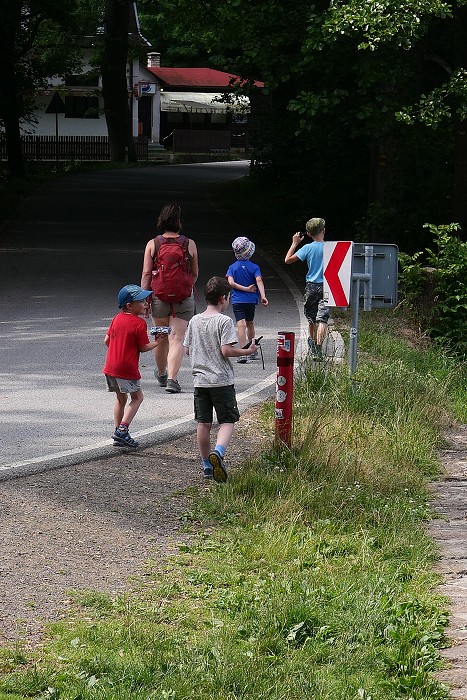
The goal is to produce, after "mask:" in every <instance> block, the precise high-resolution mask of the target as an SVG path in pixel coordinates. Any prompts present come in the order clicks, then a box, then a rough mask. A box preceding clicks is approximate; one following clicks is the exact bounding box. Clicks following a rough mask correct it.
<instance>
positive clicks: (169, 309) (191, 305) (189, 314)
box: [151, 294, 195, 323]
mask: <svg viewBox="0 0 467 700" xmlns="http://www.w3.org/2000/svg"><path fill="white" fill-rule="evenodd" d="M151 315H152V317H153V318H169V316H176V317H177V318H181V319H183V320H184V321H186V322H187V323H188V321H189V320H190V319H191V318H193V316H194V315H195V297H194V295H193V294H192V295H191V296H190V297H188V299H184V300H183V301H181V302H180V303H179V304H168V303H167V302H165V301H161V300H160V299H158V298H157V297H155V296H154V294H153V295H152V301H151Z"/></svg>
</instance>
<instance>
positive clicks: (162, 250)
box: [151, 235, 193, 304]
mask: <svg viewBox="0 0 467 700" xmlns="http://www.w3.org/2000/svg"><path fill="white" fill-rule="evenodd" d="M189 242H190V241H189V239H188V238H187V237H186V236H183V235H180V236H179V237H178V238H165V237H164V236H157V237H156V238H155V239H154V244H155V254H154V269H153V271H152V281H151V289H152V291H153V293H154V295H155V296H156V297H157V298H158V299H160V300H161V301H165V302H167V303H168V304H179V303H180V302H181V301H183V300H184V299H187V298H188V297H189V296H190V295H191V292H192V291H193V277H192V275H191V272H190V268H191V264H190V256H189V254H188V244H189Z"/></svg>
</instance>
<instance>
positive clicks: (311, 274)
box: [295, 241, 324, 282]
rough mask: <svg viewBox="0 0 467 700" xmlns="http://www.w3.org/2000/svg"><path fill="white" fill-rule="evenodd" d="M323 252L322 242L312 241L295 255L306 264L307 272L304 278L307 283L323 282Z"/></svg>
mask: <svg viewBox="0 0 467 700" xmlns="http://www.w3.org/2000/svg"><path fill="white" fill-rule="evenodd" d="M323 251H324V241H313V242H312V243H306V244H305V245H304V246H302V248H299V249H298V250H297V252H296V253H295V255H296V256H297V258H299V260H302V261H303V262H306V263H307V265H308V272H307V273H306V278H305V279H306V281H307V282H322V281H323Z"/></svg>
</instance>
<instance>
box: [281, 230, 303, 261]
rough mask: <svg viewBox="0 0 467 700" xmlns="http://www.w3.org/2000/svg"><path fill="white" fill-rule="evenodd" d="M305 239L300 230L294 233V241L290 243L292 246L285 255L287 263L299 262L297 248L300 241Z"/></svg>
mask: <svg viewBox="0 0 467 700" xmlns="http://www.w3.org/2000/svg"><path fill="white" fill-rule="evenodd" d="M302 240H303V234H301V233H300V231H297V233H294V235H293V236H292V243H291V245H290V248H289V249H288V251H287V253H286V255H285V260H284V262H285V264H286V265H290V264H291V263H294V262H297V260H300V258H299V257H297V256H296V255H295V251H296V250H297V247H298V245H299V243H300V242H301V241H302Z"/></svg>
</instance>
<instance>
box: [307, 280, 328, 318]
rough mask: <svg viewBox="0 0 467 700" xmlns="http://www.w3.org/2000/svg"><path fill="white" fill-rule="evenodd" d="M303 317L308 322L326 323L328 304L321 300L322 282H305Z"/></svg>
mask: <svg viewBox="0 0 467 700" xmlns="http://www.w3.org/2000/svg"><path fill="white" fill-rule="evenodd" d="M304 299H305V317H306V319H307V321H308V322H309V323H327V322H328V320H329V316H330V311H329V306H326V304H325V303H324V301H323V283H322V282H307V283H306V287H305V296H304Z"/></svg>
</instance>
